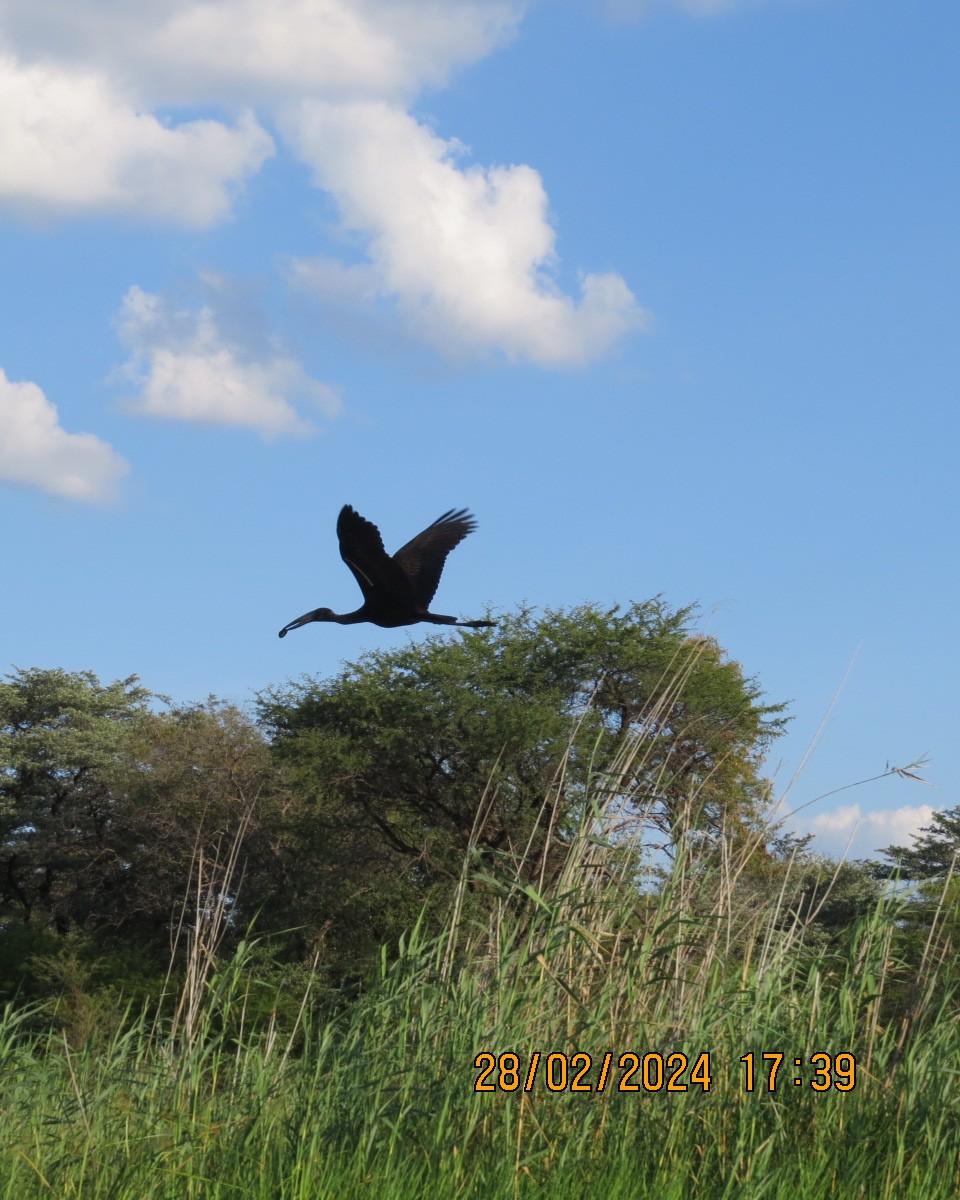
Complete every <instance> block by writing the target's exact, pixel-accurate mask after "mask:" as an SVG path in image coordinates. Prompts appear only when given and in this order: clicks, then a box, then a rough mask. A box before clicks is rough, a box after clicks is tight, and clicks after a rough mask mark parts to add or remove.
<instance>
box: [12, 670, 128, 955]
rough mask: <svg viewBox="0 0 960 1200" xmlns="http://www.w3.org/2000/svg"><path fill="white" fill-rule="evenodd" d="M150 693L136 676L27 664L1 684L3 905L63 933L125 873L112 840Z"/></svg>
mask: <svg viewBox="0 0 960 1200" xmlns="http://www.w3.org/2000/svg"><path fill="white" fill-rule="evenodd" d="M149 698H150V695H149V693H148V692H147V691H145V690H144V689H143V688H141V687H138V686H137V680H136V677H135V676H131V677H130V678H129V679H123V680H117V681H116V682H114V683H111V684H108V685H106V686H104V685H101V684H100V682H99V681H98V680H97V679H96V677H95V676H94V675H92V674H91V673H90V672H86V671H81V672H77V673H74V674H70V673H68V672H66V671H60V670H41V669H39V668H35V669H32V670H18V671H17V672H15V673H14V674H13V675H11V676H7V677H6V681H5V682H2V683H0V912H2V913H3V914H4V920H9V918H10V917H11V916H14V915H15V916H17V917H19V918H20V920H21V921H22V922H27V923H28V922H30V921H31V920H35V919H37V918H41V919H42V920H43V921H48V922H50V923H51V924H52V925H53V927H54V928H56V930H57V931H58V932H60V933H65V932H67V930H68V928H69V927H70V925H71V924H72V923H80V924H82V923H83V922H84V920H85V919H86V917H87V915H89V914H90V913H92V912H95V911H96V910H97V909H98V907H100V906H101V905H102V904H103V903H104V899H105V897H106V895H107V894H108V893H109V892H110V891H111V890H112V889H115V888H116V887H117V885H118V883H119V881H120V880H121V879H122V877H123V874H124V872H125V869H126V868H125V864H124V863H123V861H122V860H121V859H120V858H119V857H118V855H117V854H116V853H115V851H114V849H113V847H112V846H111V844H110V830H111V823H112V818H113V813H114V809H115V800H116V786H117V783H118V779H119V776H120V774H121V767H120V764H121V762H122V759H123V747H124V745H125V743H126V741H127V739H128V737H129V734H130V731H131V728H132V727H133V725H134V724H135V723H136V722H137V721H138V720H139V719H140V718H141V717H142V716H143V714H144V713H145V712H146V705H147V701H148V699H149Z"/></svg>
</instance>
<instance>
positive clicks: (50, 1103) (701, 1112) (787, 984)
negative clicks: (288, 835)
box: [0, 739, 960, 1200]
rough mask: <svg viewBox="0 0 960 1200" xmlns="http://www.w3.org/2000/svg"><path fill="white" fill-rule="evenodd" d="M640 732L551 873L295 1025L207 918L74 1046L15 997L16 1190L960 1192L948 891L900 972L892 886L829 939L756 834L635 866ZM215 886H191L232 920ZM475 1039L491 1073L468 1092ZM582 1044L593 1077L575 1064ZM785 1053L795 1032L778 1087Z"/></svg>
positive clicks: (0, 1140) (1, 1142)
mask: <svg viewBox="0 0 960 1200" xmlns="http://www.w3.org/2000/svg"><path fill="white" fill-rule="evenodd" d="M642 753H643V748H642V739H637V740H636V741H634V742H632V743H625V744H624V746H623V747H622V748H621V753H620V757H619V759H618V761H617V762H616V763H614V764H612V766H611V769H610V771H608V772H605V773H604V776H603V778H604V779H605V781H606V784H605V788H604V790H602V791H599V792H598V794H597V796H596V797H595V798H594V799H593V800H592V801H591V802H590V804H589V805H588V807H587V808H586V810H585V815H584V820H583V824H582V827H581V829H580V831H579V834H578V835H577V836H576V837H574V838H573V839H572V841H571V843H570V846H569V849H568V853H567V856H566V860H565V862H564V864H563V867H562V870H560V871H559V873H557V874H556V876H555V877H554V878H549V879H548V878H546V877H545V876H544V877H541V878H540V879H539V880H538V881H537V882H536V883H535V884H531V883H529V882H522V879H523V878H524V877H523V876H521V875H520V874H519V873H518V874H517V875H516V876H515V878H514V879H513V880H512V881H511V880H510V877H509V875H507V876H506V877H505V876H504V873H503V872H501V873H500V874H499V875H498V876H496V877H494V876H493V875H491V874H485V875H484V874H480V873H478V872H477V871H476V870H474V869H473V867H472V866H471V863H470V862H468V864H467V865H466V866H465V869H464V876H463V879H462V881H461V887H460V889H459V891H458V894H457V898H456V902H455V904H454V905H453V908H452V912H451V916H450V920H449V922H448V924H447V927H446V928H445V929H444V930H443V931H442V933H441V934H440V935H439V936H429V937H428V936H427V935H426V934H425V932H424V929H425V926H424V925H423V924H420V925H418V926H417V927H415V928H414V929H412V930H410V932H409V934H408V935H407V936H406V937H405V938H404V939H403V940H402V942H401V944H400V946H399V947H397V948H394V950H393V951H392V952H391V953H390V954H387V952H386V951H385V952H384V954H383V958H382V963H381V971H380V978H379V981H378V983H377V985H376V986H374V987H372V988H371V989H370V990H369V991H368V993H367V994H366V995H364V996H363V997H361V999H360V1000H358V1001H357V1002H356V1003H354V1004H353V1005H352V1006H351V1007H350V1008H349V1009H347V1010H346V1011H344V1012H343V1013H342V1014H340V1015H339V1016H337V1017H335V1018H330V1019H321V1018H319V1017H317V1016H316V1015H315V1014H312V1012H311V1006H310V1005H309V1003H305V1004H304V1005H303V1006H302V1010H301V1013H300V1016H299V1017H298V1020H297V1024H296V1026H295V1028H293V1029H290V1030H284V1031H278V1030H277V1029H276V1028H274V1027H273V1026H270V1027H268V1028H266V1029H262V1028H260V1029H250V1028H249V1025H248V1022H247V1021H246V1019H245V1013H246V1008H247V997H248V996H249V994H250V991H251V988H252V987H253V986H254V980H252V979H251V977H250V969H251V954H250V949H249V947H241V949H240V951H239V952H238V954H237V955H236V956H235V957H234V958H233V959H232V961H229V962H225V963H220V962H218V961H216V958H215V955H214V954H213V953H212V951H211V950H210V946H211V944H212V942H211V939H210V938H207V939H206V941H204V939H203V938H202V937H200V936H197V937H195V938H194V942H195V945H196V951H195V955H194V959H195V961H194V968H195V969H194V970H193V971H192V972H188V975H187V983H186V985H185V991H184V997H183V1002H182V1003H181V1005H180V1007H179V1008H178V1009H177V1015H176V1018H175V1020H174V1021H173V1023H172V1024H171V1023H170V1022H167V1023H166V1024H163V1023H161V1022H159V1021H157V1019H156V1016H155V1014H152V1013H143V1014H142V1015H140V1016H137V1015H136V1014H130V1015H129V1016H128V1019H126V1020H125V1021H123V1022H122V1023H121V1024H120V1026H119V1029H118V1031H117V1032H113V1033H110V1034H109V1035H107V1034H105V1035H104V1036H102V1037H97V1036H96V1035H94V1036H92V1037H90V1038H89V1039H88V1040H87V1041H86V1043H85V1044H83V1045H82V1046H79V1047H75V1046H72V1045H71V1044H70V1040H69V1039H68V1038H66V1037H56V1036H53V1035H50V1034H43V1035H40V1034H37V1033H36V1032H32V1030H35V1028H36V1026H35V1024H34V1023H33V1017H34V1016H35V1014H33V1013H31V1012H30V1011H17V1010H15V1009H13V1008H9V1009H8V1010H7V1011H6V1012H5V1014H4V1015H3V1017H2V1019H0V1108H2V1114H3V1120H2V1124H0V1200H31V1198H33V1197H49V1196H56V1197H77V1198H81V1197H82V1198H83V1200H127V1198H130V1200H154V1198H156V1200H167V1198H170V1200H173V1198H178V1200H179V1198H181V1197H186V1198H194V1197H195V1198H197V1200H200V1198H202V1200H220V1198H224V1200H226V1198H227V1197H230V1198H236V1197H249V1198H250V1200H267V1198H268V1197H269V1198H270V1200H278V1198H283V1200H287V1198H289V1200H318V1198H321V1197H323V1198H325V1197H331V1198H334V1197H337V1198H339V1197H344V1198H348V1197H360V1196H368V1195H376V1196H383V1197H388V1198H390V1197H398V1198H400V1197H402V1198H403V1200H410V1198H411V1197H412V1196H423V1197H438V1198H439V1197H443V1198H448V1197H453V1196H464V1197H474V1196H476V1197H484V1198H487V1197H491V1196H496V1197H500V1196H503V1197H514V1196H516V1197H527V1196H548V1195H549V1196H551V1197H566V1196H571V1197H578V1198H579V1197H582V1196H602V1197H608V1196H609V1197H646V1196H655V1197H657V1198H658V1200H672V1198H674V1197H676V1198H678V1200H679V1198H680V1197H690V1196H697V1197H710V1198H713V1197H717V1198H720V1197H734V1196H735V1197H738V1198H746V1200H753V1198H760V1197H764V1198H778V1197H784V1198H786V1197H789V1200H805V1198H807V1197H809V1198H811V1200H813V1198H814V1197H816V1198H819V1197H823V1196H839V1197H863V1198H864V1200H883V1198H885V1197H891V1198H893V1197H897V1198H898V1200H902V1198H904V1197H906V1198H907V1200H911V1198H913V1197H916V1198H917V1200H931V1198H932V1200H937V1198H939V1197H944V1198H946V1197H955V1196H956V1195H957V1194H960V1162H958V1150H960V1022H958V1010H957V1004H956V996H955V995H954V994H952V992H951V991H950V989H949V988H946V987H944V986H941V980H940V976H941V972H942V970H943V966H944V958H945V956H946V955H947V954H948V953H950V944H949V941H948V940H947V939H946V937H945V935H944V933H943V929H942V922H940V919H939V915H936V916H935V918H934V921H933V924H932V926H931V931H930V937H929V939H928V941H927V944H926V946H925V948H924V950H923V954H922V958H921V960H920V963H919V967H917V966H915V967H914V968H913V972H914V973H913V976H912V978H911V979H910V980H909V985H910V986H909V987H907V988H905V987H904V978H903V976H904V969H905V968H904V964H902V963H901V962H899V961H898V958H897V953H896V951H895V946H896V944H897V937H896V933H897V929H898V921H899V918H900V905H901V900H900V899H899V898H898V897H897V895H896V894H890V895H888V896H885V897H883V898H882V899H880V900H879V901H878V902H877V904H876V906H875V908H874V910H873V911H872V912H871V913H869V915H868V916H867V917H865V918H864V919H863V920H861V921H860V922H859V923H858V924H857V926H856V927H855V928H853V929H852V930H851V931H850V933H849V938H848V942H847V944H845V945H841V946H837V945H836V944H830V943H824V942H823V941H822V940H820V941H817V940H816V939H814V938H812V936H811V931H812V929H813V918H814V917H815V916H816V910H815V909H814V910H812V911H806V912H804V911H801V910H799V909H798V908H797V906H796V905H791V904H790V903H788V896H789V895H790V894H791V889H790V872H789V870H788V871H787V872H785V873H784V874H783V877H782V879H781V881H780V883H779V884H778V885H777V886H772V887H771V886H765V885H764V884H763V881H762V880H759V881H758V876H757V872H756V870H755V869H754V868H755V864H756V861H757V860H756V851H757V846H756V845H755V844H749V843H747V844H744V843H743V839H742V838H741V839H740V840H739V841H738V840H737V839H736V838H734V837H732V836H731V837H730V838H723V837H721V838H720V840H719V843H717V842H709V843H707V842H705V841H704V840H703V839H697V838H693V837H691V838H681V839H680V840H679V842H678V844H677V848H676V854H675V857H674V858H673V860H672V862H671V865H670V868H669V871H668V873H667V874H666V877H665V879H664V880H663V882H662V885H661V886H659V887H658V888H657V889H652V888H650V887H644V886H642V883H640V884H638V879H637V877H636V859H635V856H633V855H631V854H630V853H629V846H630V842H629V837H628V836H627V834H629V829H626V832H625V827H626V826H629V824H630V822H634V823H637V824H638V825H639V824H642V818H643V812H642V806H638V805H636V804H634V805H633V806H632V808H631V809H629V810H627V809H626V808H623V807H622V790H621V789H620V788H619V787H618V784H617V781H618V780H622V779H624V778H626V777H627V776H628V775H629V773H630V769H631V767H632V766H635V760H636V756H637V755H638V754H642ZM558 785H559V781H558ZM693 804H695V797H694V798H691V805H693ZM478 812H479V814H480V815H479V817H478V828H479V824H480V822H482V819H483V805H481V806H480V808H479V810H478ZM552 814H553V808H552V800H551V798H550V797H548V798H547V800H546V801H545V808H544V814H543V819H544V820H545V821H548V822H549V821H550V820H551V819H552ZM614 828H619V830H620V834H621V836H620V837H619V838H616V839H614V840H611V830H612V829H614ZM761 836H762V835H759V834H758V839H759V838H760V837H761ZM227 857H228V861H229V856H227ZM200 866H201V869H202V864H200ZM208 866H209V864H208ZM505 878H506V882H504V879H505ZM199 879H200V875H199V874H198V880H199ZM222 890H223V889H221V892H215V891H211V888H210V886H209V884H208V883H203V882H202V881H201V882H200V883H198V891H197V897H198V899H197V908H198V913H199V911H200V910H201V909H203V911H204V912H206V913H207V914H212V915H210V917H209V919H210V920H211V921H213V924H214V927H218V926H217V924H216V923H217V921H219V920H222V912H221V913H219V915H218V914H217V912H216V911H215V906H213V905H211V902H210V899H209V897H210V896H211V895H214V894H222ZM478 896H482V903H479V902H478V899H477V898H478ZM204 947H205V948H204ZM892 990H897V992H898V995H901V1002H900V1003H899V1004H897V1005H892V1004H891V1003H890V1002H889V1001H890V994H891V991H892ZM631 1051H632V1052H636V1053H637V1055H638V1056H639V1057H642V1055H644V1054H646V1053H659V1054H660V1055H662V1056H663V1057H664V1059H666V1058H667V1056H669V1055H671V1054H685V1055H686V1056H687V1061H688V1064H689V1065H688V1067H687V1069H686V1070H685V1071H683V1072H682V1073H680V1074H679V1076H678V1078H677V1081H676V1082H677V1083H678V1084H680V1085H685V1089H686V1090H675V1091H668V1090H667V1089H666V1087H665V1086H662V1087H660V1088H654V1087H653V1085H654V1084H655V1083H656V1078H655V1077H654V1076H648V1080H647V1082H648V1083H649V1084H650V1087H649V1088H648V1089H646V1090H645V1089H644V1088H643V1086H642V1084H641V1087H640V1090H637V1091H621V1090H619V1087H618V1085H619V1083H620V1082H621V1081H622V1080H623V1079H624V1077H625V1076H626V1074H627V1071H628V1069H629V1062H626V1063H625V1065H624V1066H619V1065H618V1062H619V1059H620V1056H621V1055H622V1054H624V1053H625V1052H631ZM481 1052H489V1053H490V1054H491V1055H492V1056H493V1060H494V1066H493V1069H492V1070H491V1071H489V1072H488V1075H487V1078H488V1081H489V1082H490V1083H492V1084H494V1085H495V1090H493V1091H491V1092H478V1091H476V1090H475V1083H476V1081H477V1080H478V1078H479V1077H480V1075H481V1070H480V1069H479V1068H478V1067H475V1065H474V1063H475V1060H476V1058H477V1055H478V1054H480V1053H481ZM578 1052H585V1053H587V1054H589V1055H591V1056H592V1064H591V1067H590V1069H589V1071H587V1072H585V1074H584V1076H583V1079H582V1082H584V1083H589V1085H590V1090H587V1091H573V1090H571V1088H570V1086H569V1084H570V1081H571V1080H572V1078H573V1075H574V1074H575V1071H576V1069H578V1068H579V1066H580V1065H582V1061H583V1060H578V1061H577V1062H576V1063H572V1062H571V1060H570V1056H572V1055H574V1054H576V1053H578ZM608 1053H609V1054H610V1055H611V1056H612V1057H611V1059H610V1065H609V1070H608V1074H607V1083H606V1086H605V1088H604V1090H603V1091H602V1092H601V1091H599V1090H598V1084H599V1078H600V1074H601V1071H602V1069H603V1062H604V1057H605V1055H607V1054H608ZM704 1053H708V1054H709V1086H706V1079H705V1077H704V1074H703V1063H704V1062H705V1060H703V1059H702V1058H701V1055H703V1054H704ZM771 1053H780V1054H782V1055H783V1056H784V1058H783V1063H782V1066H781V1067H780V1070H779V1073H778V1076H777V1079H776V1087H775V1089H774V1090H772V1091H771V1090H770V1089H769V1087H768V1072H769V1067H770V1062H771V1060H769V1059H767V1060H764V1059H763V1058H762V1057H761V1056H762V1055H764V1054H771ZM815 1053H824V1054H827V1055H830V1056H831V1059H832V1060H833V1063H834V1065H836V1066H840V1065H844V1066H845V1065H846V1064H847V1060H841V1062H840V1063H839V1064H837V1063H836V1061H835V1056H836V1055H838V1054H841V1053H847V1054H852V1055H854V1056H855V1060H856V1075H855V1079H856V1082H855V1086H854V1087H853V1088H852V1090H848V1091H841V1090H839V1089H838V1088H836V1087H834V1086H831V1087H829V1088H827V1090H824V1091H816V1090H814V1089H813V1087H812V1086H811V1079H813V1078H815V1077H814V1075H813V1070H812V1067H811V1064H810V1059H811V1056H812V1055H814V1054H815ZM504 1054H515V1055H516V1056H517V1064H516V1065H517V1070H518V1075H517V1079H518V1086H517V1087H516V1088H515V1090H503V1088H501V1087H499V1086H496V1085H498V1084H499V1083H506V1084H507V1085H508V1086H509V1085H510V1084H512V1082H513V1076H512V1075H511V1074H510V1073H509V1070H508V1071H507V1073H506V1074H503V1073H502V1072H501V1068H503V1067H507V1068H509V1067H511V1066H512V1065H513V1060H511V1059H509V1058H508V1059H503V1058H502V1057H501V1056H503V1055H504ZM537 1054H539V1056H540V1057H539V1059H538V1060H536V1061H537V1073H536V1075H535V1076H534V1077H533V1082H532V1086H531V1087H530V1089H529V1090H526V1089H525V1083H526V1082H527V1077H528V1072H529V1071H530V1070H531V1066H532V1064H533V1063H534V1061H535V1059H534V1056H535V1055H537ZM550 1054H555V1055H566V1056H567V1059H566V1060H564V1061H561V1060H560V1059H559V1058H554V1059H553V1060H552V1070H553V1082H554V1083H555V1084H559V1083H561V1082H562V1075H561V1072H562V1070H563V1069H564V1068H565V1067H566V1068H567V1076H566V1078H567V1086H566V1087H564V1088H563V1089H560V1090H551V1088H550V1087H549V1086H548V1085H547V1079H548V1067H549V1065H550V1064H548V1062H547V1056H548V1055H550ZM748 1054H753V1055H754V1056H755V1059H754V1067H755V1078H754V1090H753V1091H748V1090H747V1089H746V1069H747V1067H746V1064H745V1063H744V1062H742V1061H741V1060H742V1058H743V1056H746V1055H748ZM795 1058H800V1059H801V1060H802V1063H803V1065H802V1067H801V1068H797V1067H795V1065H794V1059H795ZM680 1062H681V1060H679V1059H674V1060H673V1062H672V1064H667V1066H668V1070H667V1071H666V1072H665V1075H664V1079H666V1077H667V1076H668V1075H669V1074H671V1073H672V1070H671V1069H670V1068H671V1065H672V1068H673V1069H676V1067H677V1065H678V1064H679V1063H680ZM698 1063H699V1064H701V1071H700V1076H699V1081H695V1080H696V1076H695V1074H694V1068H695V1066H696V1065H697V1064H698ZM648 1066H649V1069H650V1070H651V1071H654V1070H655V1068H656V1066H657V1063H656V1061H655V1060H652V1059H650V1060H648ZM795 1078H801V1079H802V1080H803V1083H802V1084H801V1085H799V1086H798V1085H796V1084H794V1082H793V1080H794V1079H795ZM833 1079H834V1081H835V1082H841V1083H843V1082H845V1081H846V1080H847V1079H848V1076H847V1075H846V1074H845V1073H840V1074H834V1076H833ZM640 1081H641V1072H640V1071H639V1070H638V1071H637V1072H636V1073H635V1074H633V1075H632V1076H631V1077H630V1078H629V1079H627V1080H626V1082H628V1083H629V1082H640Z"/></svg>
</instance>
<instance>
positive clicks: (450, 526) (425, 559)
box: [393, 508, 477, 609]
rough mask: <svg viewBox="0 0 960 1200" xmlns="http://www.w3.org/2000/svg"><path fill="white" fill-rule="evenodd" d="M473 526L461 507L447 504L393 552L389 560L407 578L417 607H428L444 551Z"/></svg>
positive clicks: (475, 525) (469, 515) (472, 520)
mask: <svg viewBox="0 0 960 1200" xmlns="http://www.w3.org/2000/svg"><path fill="white" fill-rule="evenodd" d="M476 527H477V522H476V520H475V519H474V517H473V516H472V515H471V514H470V513H469V512H468V511H467V510H466V509H465V508H459V509H453V508H451V509H450V511H449V512H445V513H444V514H443V516H442V517H437V519H436V520H435V521H434V523H433V524H432V525H428V526H427V528H426V529H425V530H424V531H423V533H418V534H417V536H416V537H415V538H411V539H410V541H409V542H407V544H406V545H405V546H401V547H400V549H399V550H398V551H397V552H396V554H395V555H394V556H393V561H394V562H395V563H396V564H397V565H398V566H399V567H401V568H402V570H403V573H404V575H405V576H406V577H407V578H408V579H409V580H410V586H411V588H412V589H413V597H414V600H415V601H416V603H417V605H418V606H419V607H420V608H424V609H425V608H427V607H429V604H430V601H431V600H432V599H433V597H434V595H435V593H436V590H437V585H438V584H439V582H440V574H441V572H442V571H443V564H444V563H445V562H446V560H447V555H448V554H449V553H450V551H451V550H452V549H453V548H454V546H458V545H459V544H460V543H461V542H462V541H463V539H464V538H465V537H466V536H467V534H468V533H473V531H474V530H475V529H476Z"/></svg>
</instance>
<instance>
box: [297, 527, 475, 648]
mask: <svg viewBox="0 0 960 1200" xmlns="http://www.w3.org/2000/svg"><path fill="white" fill-rule="evenodd" d="M476 527H477V522H476V520H475V519H474V518H473V516H471V514H470V513H469V512H467V510H466V509H465V508H459V509H453V508H451V509H450V511H449V512H445V513H444V514H443V516H442V517H437V519H436V520H435V521H434V523H433V524H432V525H428V526H427V528H426V529H425V530H424V531H423V533H418V534H417V536H416V537H415V538H413V539H412V540H411V541H409V542H407V544H406V545H405V546H401V548H400V549H399V550H398V551H397V552H396V554H394V556H393V557H392V558H391V557H390V555H389V554H387V552H386V550H384V548H383V539H382V538H381V537H380V530H379V529H378V528H377V527H376V525H374V523H373V522H372V521H368V520H367V519H366V518H365V517H361V516H360V514H359V513H358V512H357V511H356V509H353V508H351V507H350V505H349V504H345V505H344V506H343V508H341V509H340V516H339V517H337V537H338V538H339V539H340V557H341V558H342V559H343V561H344V562H345V563H346V564H347V566H348V567H349V568H350V570H351V571H352V572H353V576H354V578H355V579H356V581H357V583H359V584H360V591H361V592H363V604H361V605H360V607H359V608H358V609H357V610H356V612H350V613H335V612H333V611H331V610H330V609H329V608H315V609H314V610H313V612H308V613H304V614H303V616H302V617H297V619H296V620H295V621H291V622H290V624H289V625H284V627H283V628H282V629H281V630H280V636H281V637H286V636H287V634H288V633H289V632H290V630H291V629H299V628H300V626H301V625H308V624H309V623H310V622H311V621H336V622H337V624H338V625H357V624H358V623H359V622H360V621H370V622H372V623H373V624H374V625H380V626H382V627H383V628H384V629H393V628H395V627H396V626H398V625H416V624H417V622H418V621H429V622H430V623H431V624H433V625H466V626H468V627H469V628H470V629H485V628H486V627H488V626H490V625H493V624H494V622H493V621H458V620H457V618H456V617H445V616H443V615H442V614H441V613H432V612H428V611H427V610H428V608H429V607H430V601H431V600H432V599H433V597H434V593H435V592H436V590H437V584H438V583H439V582H440V573H441V571H442V570H443V564H444V563H445V562H446V559H447V555H448V554H449V553H450V551H451V550H452V549H453V548H454V546H458V545H459V544H460V543H461V542H462V541H463V539H464V538H465V537H466V536H467V534H468V533H472V532H473V531H474V529H476Z"/></svg>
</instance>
